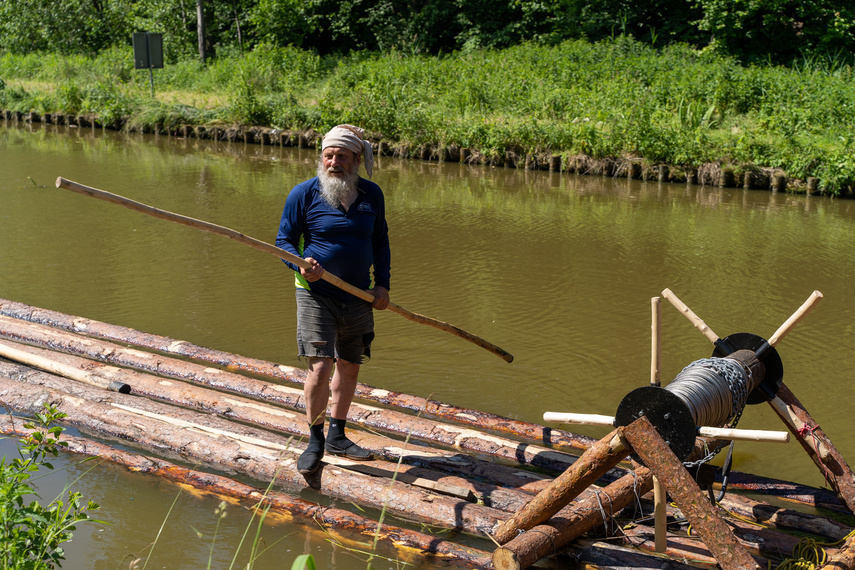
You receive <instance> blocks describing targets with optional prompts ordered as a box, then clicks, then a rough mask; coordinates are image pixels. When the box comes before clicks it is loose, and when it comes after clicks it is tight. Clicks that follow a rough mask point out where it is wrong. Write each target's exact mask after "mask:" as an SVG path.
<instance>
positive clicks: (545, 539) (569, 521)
mask: <svg viewBox="0 0 855 570" xmlns="http://www.w3.org/2000/svg"><path fill="white" fill-rule="evenodd" d="M652 488H653V474H652V473H651V472H650V471H649V470H648V469H646V468H644V467H640V468H639V469H637V470H636V471H635V472H634V473H629V474H627V475H624V476H623V477H622V478H621V479H619V480H618V481H615V482H614V483H612V484H610V485H609V486H607V487H606V488H605V489H602V490H600V491H598V492H597V494H596V495H595V496H593V497H590V498H589V499H587V500H585V501H581V502H579V503H577V504H576V505H574V507H573V510H572V513H570V514H569V515H566V516H556V517H552V518H551V519H549V521H548V522H547V523H546V524H542V525H537V526H534V527H533V528H531V529H529V530H528V531H527V532H524V533H522V534H519V535H518V536H516V537H515V538H513V539H512V540H510V541H509V542H507V543H506V544H504V545H503V546H501V547H500V548H497V549H496V550H495V551H494V552H493V565H494V566H495V567H496V568H497V570H509V569H514V570H518V569H520V568H528V567H529V566H531V565H532V564H534V563H535V562H537V561H538V560H540V559H541V558H543V557H545V556H547V555H548V554H554V553H556V552H557V551H558V549H560V548H562V547H564V546H565V545H567V544H569V543H570V542H571V541H573V540H574V539H576V538H578V537H580V536H582V535H583V534H585V533H586V532H588V531H590V530H591V529H593V528H594V526H596V525H599V524H603V523H604V522H605V521H604V520H603V511H601V510H600V506H601V505H609V510H610V512H611V513H617V512H618V511H621V510H622V509H624V508H625V507H626V506H627V505H629V504H631V503H632V501H633V500H635V499H636V498H637V497H641V496H642V495H644V494H646V493H647V492H649V491H650V489H652Z"/></svg>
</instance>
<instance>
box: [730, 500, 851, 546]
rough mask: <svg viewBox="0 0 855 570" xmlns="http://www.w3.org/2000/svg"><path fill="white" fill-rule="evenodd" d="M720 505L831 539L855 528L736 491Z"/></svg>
mask: <svg viewBox="0 0 855 570" xmlns="http://www.w3.org/2000/svg"><path fill="white" fill-rule="evenodd" d="M719 506H721V507H722V508H723V509H725V510H726V511H728V512H730V513H733V514H735V515H738V516H741V517H743V518H747V519H750V520H754V521H757V522H758V523H760V524H762V525H764V526H769V527H771V528H776V529H781V530H785V531H788V530H791V531H797V532H801V533H805V534H812V535H817V536H823V537H826V538H829V539H832V540H840V539H841V538H843V537H844V536H846V535H847V534H849V532H850V531H851V530H852V527H850V526H848V525H846V524H843V523H841V522H838V521H836V520H834V519H831V518H825V517H821V516H818V515H812V514H809V513H802V512H799V511H794V510H792V509H782V508H779V507H776V506H774V505H770V504H768V503H762V502H760V501H757V500H754V499H751V498H749V497H745V496H742V495H736V494H734V493H728V494H727V495H725V497H724V499H722V500H721V502H720V503H719Z"/></svg>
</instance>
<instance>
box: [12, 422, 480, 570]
mask: <svg viewBox="0 0 855 570" xmlns="http://www.w3.org/2000/svg"><path fill="white" fill-rule="evenodd" d="M23 423H24V422H23V421H21V420H20V419H18V418H14V417H12V416H5V417H3V418H2V419H0V426H2V427H0V430H2V433H3V434H4V435H7V436H11V435H15V436H20V437H28V436H29V435H31V434H32V433H33V431H35V430H28V429H26V428H24V427H23ZM62 441H64V442H65V443H67V444H68V447H67V448H66V451H70V452H72V453H76V454H79V455H86V456H90V457H99V458H101V459H104V460H106V461H110V462H111V463H115V464H117V465H122V466H124V467H127V468H128V470H129V471H133V472H136V473H145V474H149V475H155V476H158V477H162V478H164V479H167V480H169V481H173V482H175V483H178V484H179V485H188V486H190V487H193V488H195V489H199V490H201V491H203V492H206V493H211V494H213V495H216V496H218V497H231V498H233V499H238V500H240V501H241V502H243V503H245V504H248V506H250V507H252V508H258V507H260V506H261V505H262V504H265V505H270V506H271V507H272V508H273V509H275V510H276V511H277V513H278V515H279V517H281V518H284V519H285V520H288V521H291V522H300V523H302V524H305V525H311V526H312V527H316V526H317V525H321V527H322V529H323V530H324V532H333V533H334V535H335V537H336V539H337V540H341V541H342V542H343V543H344V544H353V545H354V546H358V547H364V544H361V543H357V544H354V543H355V542H356V541H355V540H354V538H353V537H354V535H356V536H362V537H363V538H364V539H366V540H372V541H373V540H375V539H379V540H380V541H381V543H385V544H386V545H388V547H389V551H390V557H392V556H394V557H396V558H397V559H399V560H403V561H405V562H407V563H409V564H412V565H418V564H419V562H420V561H426V560H429V561H431V562H433V563H441V564H443V565H448V566H452V567H462V568H489V567H490V566H489V565H490V554H489V553H488V552H486V551H483V550H478V549H476V548H471V547H468V546H465V545H460V544H456V543H454V542H451V541H448V540H443V539H441V538H438V537H437V536H436V535H426V534H423V533H420V532H417V531H413V530H410V529H407V528H403V527H396V526H393V525H389V524H385V523H384V524H380V523H378V522H376V521H374V520H371V519H369V518H367V517H363V516H360V515H358V514H355V513H352V512H350V511H345V510H342V509H338V508H335V507H329V506H322V505H319V504H317V503H313V502H310V501H306V500H304V499H300V498H297V497H292V496H290V495H288V494H286V493H282V492H279V491H276V490H271V489H267V490H262V489H259V488H258V487H254V486H252V485H247V484H245V483H240V482H238V481H235V480H234V479H229V478H228V477H223V476H221V475H216V474H213V473H204V472H201V471H196V470H193V469H188V468H186V467H181V466H179V465H176V464H174V463H171V462H169V461H166V460H164V459H160V458H157V457H150V456H149V457H144V456H142V455H138V454H135V453H131V452H129V451H125V450H120V449H117V448H114V447H111V446H109V445H106V444H104V443H99V442H97V441H94V440H91V439H87V438H83V437H77V436H71V435H68V434H63V435H62Z"/></svg>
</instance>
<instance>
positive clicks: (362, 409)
mask: <svg viewBox="0 0 855 570" xmlns="http://www.w3.org/2000/svg"><path fill="white" fill-rule="evenodd" d="M0 336H3V337H5V338H8V339H11V340H15V341H19V342H26V343H30V344H36V345H39V346H45V347H50V348H51V349H55V350H62V351H66V352H71V353H74V354H81V355H85V356H88V357H91V358H96V359H99V360H104V361H107V362H112V363H114V364H118V365H120V366H130V367H134V368H137V369H141V370H147V371H151V372H155V373H157V374H159V375H163V376H170V377H173V378H179V379H186V380H190V381H192V382H198V383H200V384H205V385H208V386H211V387H213V388H216V389H218V390H225V391H229V392H233V393H237V394H242V395H245V396H252V397H255V398H260V399H263V400H266V401H269V402H276V403H279V404H284V405H287V406H289V407H293V408H295V409H299V410H303V409H305V407H304V406H305V405H304V402H303V393H302V390H298V389H295V388H289V387H286V386H281V385H276V384H271V383H269V382H265V381H263V380H257V379H254V378H248V377H246V376H241V375H238V374H234V373H232V372H227V371H223V370H218V369H213V368H209V367H205V366H201V365H198V364H194V363H191V362H185V361H181V360H177V359H174V358H170V357H167V356H161V355H156V354H152V353H150V352H142V351H139V350H135V349H130V348H124V347H120V346H117V345H115V344H112V343H107V342H105V341H99V340H96V339H91V338H83V337H81V336H79V335H75V334H72V333H66V332H64V331H60V330H57V329H53V328H50V327H45V326H42V325H36V324H33V323H25V322H23V321H19V320H17V319H13V318H9V317H5V316H0ZM347 419H348V420H349V421H353V422H355V423H359V424H361V425H364V426H367V427H376V428H378V429H384V430H386V431H392V432H395V433H399V434H402V435H406V436H410V437H415V438H418V439H421V440H424V441H430V442H433V443H439V444H441V445H445V446H449V447H452V448H458V449H466V450H471V451H476V452H479V453H485V454H489V455H492V456H494V457H501V458H502V459H504V460H506V461H508V462H512V463H518V464H524V465H532V466H537V467H542V468H548V469H554V470H559V471H563V470H564V469H565V468H566V467H567V466H568V465H569V464H571V463H572V462H573V461H574V460H575V457H572V456H570V455H567V454H566V453H562V452H559V451H554V450H551V449H548V448H545V447H540V446H535V445H526V446H523V447H522V448H521V446H520V443H519V442H518V441H515V440H509V439H506V438H502V437H499V436H492V435H486V434H483V433H481V432H477V431H474V430H470V429H466V428H463V427H460V426H453V425H450V424H440V423H439V422H436V421H433V420H429V419H427V418H421V417H414V416H412V415H410V414H404V413H401V412H396V411H394V410H381V409H379V408H376V407H372V406H366V405H364V404H360V403H354V404H352V405H351V407H350V410H349V412H348V418H347Z"/></svg>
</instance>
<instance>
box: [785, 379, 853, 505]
mask: <svg viewBox="0 0 855 570" xmlns="http://www.w3.org/2000/svg"><path fill="white" fill-rule="evenodd" d="M769 404H770V405H771V406H772V409H773V410H775V412H776V413H777V414H778V416H779V417H780V418H781V420H783V422H784V424H786V426H787V428H788V429H789V430H790V432H791V433H792V434H793V435H794V436H795V438H796V439H797V440H798V442H799V443H800V444H801V445H802V447H803V448H804V449H805V451H806V452H807V454H808V456H810V458H811V459H812V460H813V462H814V463H815V464H816V466H817V467H819V469H820V471H821V472H822V474H823V475H824V476H825V480H826V482H828V483H829V484H830V485H831V486H832V488H833V489H834V491H835V492H836V493H837V496H838V497H840V499H841V500H842V501H843V502H844V503H845V504H846V506H847V507H848V508H849V512H851V513H853V514H855V475H853V473H852V469H851V468H850V467H849V464H848V463H846V460H845V459H843V456H842V455H840V452H839V451H837V448H836V447H835V446H834V444H833V443H831V440H830V439H829V438H828V436H827V435H825V432H824V431H822V428H820V427H819V424H818V423H817V422H816V421H815V420H814V419H813V418H812V417H811V415H810V414H809V413H808V411H807V410H806V409H805V407H804V405H802V403H801V402H800V401H799V399H798V398H796V396H795V394H793V393H792V392H791V391H790V389H789V388H787V386H786V385H785V384H784V383H783V382H781V383H780V385H779V387H778V392H777V394H776V395H775V397H774V398H773V399H772V400H770V401H769Z"/></svg>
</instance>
